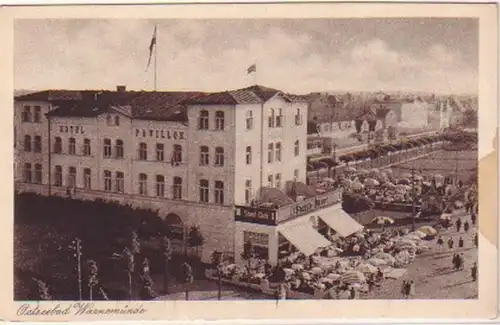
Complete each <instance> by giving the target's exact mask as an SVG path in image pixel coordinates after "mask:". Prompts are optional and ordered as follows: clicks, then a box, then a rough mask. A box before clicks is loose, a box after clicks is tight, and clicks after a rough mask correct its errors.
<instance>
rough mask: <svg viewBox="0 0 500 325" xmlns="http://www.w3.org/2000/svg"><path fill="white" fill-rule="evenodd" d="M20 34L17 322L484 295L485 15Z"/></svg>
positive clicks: (116, 22)
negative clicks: (46, 309)
mask: <svg viewBox="0 0 500 325" xmlns="http://www.w3.org/2000/svg"><path fill="white" fill-rule="evenodd" d="M137 17H139V16H137ZM12 27H13V90H14V92H13V94H12V97H11V102H12V103H13V115H12V117H13V120H10V121H11V122H9V123H11V124H12V125H13V142H12V146H13V155H14V156H13V184H12V185H13V194H12V197H13V209H12V210H13V214H14V215H13V234H12V236H13V238H12V241H13V299H14V301H15V302H22V303H24V302H28V303H27V304H23V305H18V306H21V307H20V308H19V309H18V310H17V315H18V316H30V315H31V316H33V315H43V312H42V311H41V310H38V308H39V307H37V306H38V305H36V304H29V302H40V301H46V302H48V301H58V302H65V301H66V302H79V303H78V304H77V305H73V306H72V307H71V308H73V311H72V312H73V313H74V315H91V314H101V313H104V312H102V310H98V307H97V306H98V305H97V304H98V303H100V302H106V301H108V302H109V301H113V302H114V301H123V302H124V303H125V302H138V301H139V302H142V303H141V304H140V305H137V304H135V305H133V306H134V307H133V308H136V307H137V306H147V305H146V303H147V302H164V303H168V302H171V301H179V302H180V301H183V302H186V301H188V302H193V301H212V302H218V303H221V301H225V302H228V301H237V300H240V301H241V300H254V301H260V302H265V301H267V302H269V303H271V304H273V305H275V306H276V308H277V306H278V305H277V304H282V303H285V301H297V300H299V301H307V300H314V301H317V300H321V301H323V300H324V301H330V302H331V303H333V302H332V301H343V300H347V301H349V300H351V301H366V300H370V301H373V300H375V301H376V300H380V301H383V300H394V301H411V300H429V299H431V300H436V301H442V300H457V299H458V300H475V301H477V300H478V299H479V278H480V276H479V274H481V275H483V274H486V275H487V274H488V273H487V269H488V267H489V269H490V271H489V272H490V273H491V267H492V266H488V265H486V264H484V263H483V262H484V261H483V260H481V263H479V260H480V254H479V253H478V251H479V248H478V247H479V246H480V245H479V244H480V243H481V245H482V243H483V240H484V239H483V238H482V239H481V240H480V239H479V237H480V236H482V233H481V229H482V228H481V229H480V227H485V226H481V224H482V223H484V222H490V223H491V222H493V221H491V219H492V218H496V212H492V210H491V209H492V208H491V205H490V207H489V208H488V209H490V211H486V210H485V209H481V204H480V203H479V202H480V201H481V202H482V199H481V200H480V196H481V195H483V194H482V193H483V192H480V191H479V190H478V188H479V183H480V182H479V174H478V165H479V159H480V158H482V157H483V156H485V155H480V151H481V150H485V149H484V148H482V149H479V134H480V133H481V132H485V131H484V130H480V129H481V126H480V117H479V106H480V103H482V101H481V100H480V96H479V94H480V78H479V71H480V68H479V61H480V33H479V30H480V19H479V17H473V16H472V17H460V16H458V15H457V16H454V17H430V16H429V17H423V16H422V17H404V16H401V17H397V16H396V17H392V16H387V17H328V18H325V17H317V18H311V17H304V18H278V17H277V18H265V17H262V18H259V17H255V18H247V19H239V18H237V17H224V18H220V17H217V19H215V18H210V17H207V18H199V19H189V18H179V17H167V18H156V17H154V18H131V17H126V18H122V19H118V18H106V17H103V18H101V17H91V16H89V17H85V18H69V17H68V18H33V17H29V18H17V19H13V26H12ZM481 105H482V104H481ZM490 105H491V104H490ZM494 107H495V106H494V105H493V106H490V110H489V111H490V112H491V111H492V108H494ZM481 110H482V111H484V110H485V108H481ZM483 114H488V111H485V113H483ZM485 117H486V119H488V117H487V116H485V115H483V118H485ZM490 119H496V115H495V116H494V115H491V117H490ZM490 124H491V123H490ZM491 125H493V127H492V128H490V130H488V131H487V132H489V135H488V137H489V140H488V141H486V142H487V143H486V145H485V146H486V152H487V153H490V152H491V151H493V150H494V149H493V148H496V145H497V144H496V143H497V142H498V132H497V135H492V134H493V133H494V132H495V131H492V130H494V128H495V127H496V123H493V124H491ZM482 136H483V134H482V133H481V137H482ZM492 142H493V144H492ZM481 146H484V143H482V144H481ZM495 150H496V149H495ZM493 152H494V153H495V152H496V151H493ZM494 153H493V154H494ZM5 159H7V158H5ZM495 164H497V162H496V160H495ZM494 169H495V171H494V172H495V173H496V172H497V171H496V169H497V166H496V165H495V167H494ZM495 175H497V174H495ZM491 176H494V175H493V174H491ZM483 177H484V176H483ZM6 180H7V179H6ZM490 181H491V182H495V183H496V179H493V178H492V179H491V180H490ZM9 182H10V181H9ZM12 185H7V184H6V188H9V189H10V188H11V187H9V186H12ZM481 186H490V187H491V186H496V184H494V185H492V184H490V185H481ZM480 193H481V194H480ZM490 193H493V190H491V192H490ZM495 193H496V192H495ZM485 211H486V212H485ZM485 213H488V214H486V215H485ZM492 216H493V217H492ZM485 218H489V219H490V221H484V220H486V219H485ZM494 223H495V225H496V219H495V222H494ZM495 231H496V230H495ZM494 236H495V238H494V239H492V238H487V239H488V240H489V243H488V245H495V247H496V240H497V239H496V238H497V235H496V233H495V235H494ZM486 263H487V261H486ZM483 267H485V269H484V271H483V270H482V268H483ZM486 275H485V276H486ZM487 280H488V279H487ZM495 290H496V289H495ZM83 302H86V303H85V304H84V303H83ZM90 302H92V303H90ZM143 304H144V305H143ZM61 306H62V305H61ZM121 306H125V307H123V308H124V309H127V308H132V305H123V304H122V305H121ZM332 306H333V305H332ZM54 308H55V309H54V310H52V313H51V314H50V315H59V314H58V313H60V314H61V315H65V312H64V309H63V307H59V305H57V306H56V307H54ZM58 308H61V309H60V311H58ZM68 308H70V307H68ZM117 308H118V307H117ZM137 308H138V309H140V308H143V307H137ZM144 308H146V307H144ZM186 308H187V307H186ZM410 308H411V307H410ZM114 312H116V313H121V312H119V311H118V309H116V310H113V313H114ZM184 312H186V310H184ZM41 313H42V314H41ZM123 313H127V311H123ZM130 313H134V312H132V311H131V312H130ZM136 314H140V312H137V313H136Z"/></svg>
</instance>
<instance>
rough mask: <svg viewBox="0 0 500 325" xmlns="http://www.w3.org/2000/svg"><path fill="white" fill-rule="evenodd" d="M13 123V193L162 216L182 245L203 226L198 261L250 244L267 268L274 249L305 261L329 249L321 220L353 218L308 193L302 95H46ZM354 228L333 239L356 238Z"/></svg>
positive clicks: (324, 197)
mask: <svg viewBox="0 0 500 325" xmlns="http://www.w3.org/2000/svg"><path fill="white" fill-rule="evenodd" d="M14 118H15V123H14V132H15V155H16V157H15V187H16V190H17V191H20V192H36V193H39V194H42V195H57V196H71V197H73V198H75V199H83V200H95V199H97V198H99V199H103V200H109V201H115V202H119V203H121V204H129V205H132V206H134V207H140V208H146V209H148V208H149V209H152V210H157V211H158V213H159V215H160V217H162V219H164V220H165V222H166V223H167V225H168V226H169V227H170V229H171V230H172V233H173V237H174V243H175V244H176V245H177V246H182V245H183V243H185V238H186V233H187V229H188V228H189V227H191V226H197V227H199V229H200V231H201V233H202V234H203V236H204V239H205V243H204V245H203V247H202V250H201V251H202V259H203V260H204V261H208V260H209V258H210V255H211V254H212V252H213V251H214V250H218V251H223V252H227V253H229V254H231V255H234V257H235V259H236V261H240V260H241V253H242V251H243V246H244V243H245V242H247V241H249V240H250V241H252V243H253V244H254V246H255V247H256V249H257V250H259V248H260V250H259V252H260V254H261V256H263V257H264V258H267V259H269V261H270V262H271V263H273V264H274V263H276V261H277V259H278V256H279V254H280V253H279V251H280V247H285V246H288V247H289V248H292V249H298V250H300V251H302V252H304V253H306V254H310V253H311V251H312V250H313V248H314V247H316V248H318V247H321V246H325V245H326V244H327V241H326V239H325V237H323V236H321V235H320V234H319V232H317V231H316V230H315V228H317V229H319V228H318V227H319V226H318V224H319V223H320V221H318V219H317V218H318V217H317V216H318V215H319V216H320V218H321V215H322V214H323V215H335V217H336V218H343V219H346V220H347V219H350V218H349V217H348V216H347V215H346V214H345V213H343V211H342V210H341V209H340V200H341V193H340V192H339V191H333V190H331V191H330V190H328V189H313V188H311V187H309V186H307V185H305V183H306V180H305V178H306V164H307V123H306V119H307V102H306V101H304V100H303V98H301V97H300V96H295V95H290V94H286V93H284V92H281V91H279V90H276V89H271V88H266V87H262V86H251V87H248V88H243V89H237V90H230V91H223V92H218V93H201V92H145V91H127V90H126V89H125V87H124V86H119V87H117V89H116V91H87V90H86V91H68V90H47V91H41V92H36V93H31V94H27V95H22V96H18V97H16V98H15V114H14ZM332 209H333V210H332ZM318 211H319V212H318ZM320 212H321V213H320ZM311 213H313V214H314V215H311ZM339 216H340V217H339ZM324 219H327V218H326V217H324ZM325 222H326V223H328V222H329V221H325ZM349 222H350V227H351V228H349V227H348V228H349V229H350V230H349V229H348V230H346V229H347V228H346V227H347V226H346V225H345V224H344V225H343V226H339V227H341V228H342V227H344V228H343V229H340V230H338V229H335V230H336V231H338V232H339V233H347V232H351V231H352V232H353V231H355V230H354V229H359V225H357V224H355V222H354V221H353V220H352V219H351V220H350V221H348V224H349ZM353 222H354V223H353ZM330 223H331V222H330ZM327 228H328V227H327ZM352 232H351V233H352ZM325 241H326V242H325Z"/></svg>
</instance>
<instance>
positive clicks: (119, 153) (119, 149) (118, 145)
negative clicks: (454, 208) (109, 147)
mask: <svg viewBox="0 0 500 325" xmlns="http://www.w3.org/2000/svg"><path fill="white" fill-rule="evenodd" d="M115 154H116V158H119V159H121V158H123V140H121V139H118V140H116V141H115Z"/></svg>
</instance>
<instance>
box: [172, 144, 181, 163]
mask: <svg viewBox="0 0 500 325" xmlns="http://www.w3.org/2000/svg"><path fill="white" fill-rule="evenodd" d="M180 163H182V146H181V145H180V144H174V151H173V153H172V165H173V166H177V165H179V164H180Z"/></svg>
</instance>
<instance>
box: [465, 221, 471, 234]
mask: <svg viewBox="0 0 500 325" xmlns="http://www.w3.org/2000/svg"><path fill="white" fill-rule="evenodd" d="M469 228H470V225H469V221H467V220H466V221H465V223H464V231H465V233H467V232H468V231H469Z"/></svg>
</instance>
